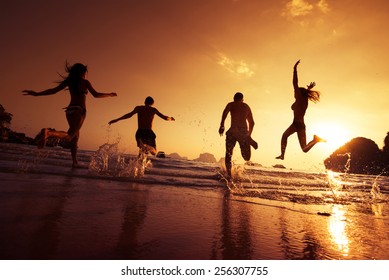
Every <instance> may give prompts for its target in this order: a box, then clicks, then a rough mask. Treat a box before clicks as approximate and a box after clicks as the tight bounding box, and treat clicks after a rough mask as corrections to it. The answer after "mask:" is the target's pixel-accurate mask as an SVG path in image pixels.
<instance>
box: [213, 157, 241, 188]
mask: <svg viewBox="0 0 389 280" xmlns="http://www.w3.org/2000/svg"><path fill="white" fill-rule="evenodd" d="M217 173H218V174H219V175H220V180H221V181H224V182H225V184H226V187H227V188H228V190H229V191H230V192H232V193H239V194H242V193H243V192H244V188H243V184H242V178H243V176H244V167H242V166H240V165H236V164H233V166H232V168H231V178H229V176H228V175H227V169H226V166H225V164H224V163H222V164H221V167H220V169H219V170H218V171H217Z"/></svg>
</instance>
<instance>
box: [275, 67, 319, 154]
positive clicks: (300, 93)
mask: <svg viewBox="0 0 389 280" xmlns="http://www.w3.org/2000/svg"><path fill="white" fill-rule="evenodd" d="M299 63H300V60H299V61H297V62H296V64H295V65H294V67H293V87H294V98H295V102H294V103H293V105H292V110H293V115H294V118H293V123H292V124H291V125H290V126H289V127H288V128H287V129H286V130H285V132H284V133H283V134H282V138H281V155H280V156H278V157H276V159H282V160H283V159H284V157H285V150H286V146H287V143H288V137H289V136H290V135H292V134H293V133H295V132H297V136H298V139H299V142H300V146H301V149H302V150H303V152H304V153H307V152H308V151H309V150H310V149H311V148H312V147H313V146H314V145H315V144H316V143H318V142H325V141H326V140H324V139H322V138H320V137H318V136H317V135H314V136H313V139H312V141H311V142H309V143H308V144H307V137H306V134H305V123H304V116H305V112H306V110H307V108H308V101H309V100H311V101H313V102H315V103H316V102H318V101H319V100H320V93H319V92H318V91H315V90H312V88H313V87H314V86H315V85H316V84H315V82H312V83H310V84H309V85H308V86H307V88H303V87H299V86H298V77H297V65H299Z"/></svg>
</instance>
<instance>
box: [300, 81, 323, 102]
mask: <svg viewBox="0 0 389 280" xmlns="http://www.w3.org/2000/svg"><path fill="white" fill-rule="evenodd" d="M315 85H316V83H315V82H312V83H310V84H309V85H308V86H307V88H300V90H301V93H302V94H303V95H304V96H305V97H307V98H308V100H311V101H312V102H314V103H317V102H319V101H320V92H319V91H317V90H312V88H313V87H314V86H315Z"/></svg>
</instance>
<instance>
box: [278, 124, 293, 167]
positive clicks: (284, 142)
mask: <svg viewBox="0 0 389 280" xmlns="http://www.w3.org/2000/svg"><path fill="white" fill-rule="evenodd" d="M295 132H296V128H295V127H294V126H293V125H291V126H289V127H288V128H287V129H286V130H285V132H284V133H283V134H282V137H281V155H279V156H278V157H276V159H281V160H283V159H284V157H285V151H286V146H287V144H288V137H289V136H290V135H292V134H293V133H295Z"/></svg>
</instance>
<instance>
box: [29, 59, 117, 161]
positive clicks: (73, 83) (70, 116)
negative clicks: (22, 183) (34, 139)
mask: <svg viewBox="0 0 389 280" xmlns="http://www.w3.org/2000/svg"><path fill="white" fill-rule="evenodd" d="M65 70H66V72H67V73H68V75H67V76H66V77H62V78H63V80H62V81H61V82H59V85H58V86H56V87H54V88H51V89H47V90H43V91H40V92H36V91H33V90H23V92H25V95H32V96H43V95H52V94H55V93H57V92H59V91H61V90H63V89H65V88H68V89H69V92H70V103H69V105H68V106H67V107H66V108H65V109H66V119H67V121H68V123H69V130H68V131H67V132H65V131H56V130H49V129H47V128H43V129H42V131H41V139H40V140H39V142H38V148H43V147H44V146H45V144H46V140H47V138H49V137H56V138H60V139H63V140H65V141H69V142H70V150H71V153H72V159H73V167H77V165H78V162H77V143H78V139H79V136H80V129H81V126H82V124H83V123H84V120H85V117H86V95H87V93H88V91H90V92H91V94H92V95H93V97H97V98H102V97H111V96H116V93H114V92H111V93H100V92H97V91H96V90H95V89H94V88H93V87H92V85H91V83H90V82H89V81H88V80H86V79H85V75H86V73H87V71H88V69H87V66H85V65H83V64H81V63H76V64H74V65H73V66H71V67H70V66H69V65H68V64H67V63H66V66H65Z"/></svg>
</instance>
